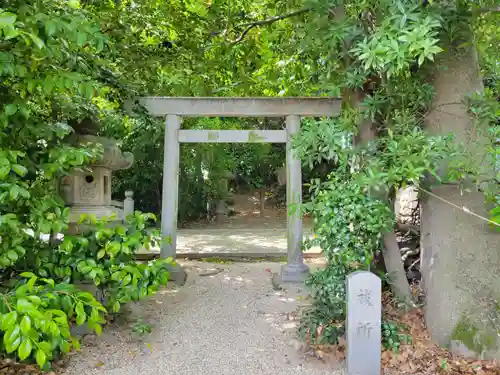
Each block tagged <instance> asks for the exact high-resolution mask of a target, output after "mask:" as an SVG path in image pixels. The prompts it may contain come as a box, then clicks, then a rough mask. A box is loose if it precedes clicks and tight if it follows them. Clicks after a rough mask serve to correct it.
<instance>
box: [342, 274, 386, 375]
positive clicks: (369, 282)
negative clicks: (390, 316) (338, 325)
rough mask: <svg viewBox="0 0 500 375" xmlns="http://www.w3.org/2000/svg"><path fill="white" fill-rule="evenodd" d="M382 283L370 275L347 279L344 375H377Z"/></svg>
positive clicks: (351, 276)
mask: <svg viewBox="0 0 500 375" xmlns="http://www.w3.org/2000/svg"><path fill="white" fill-rule="evenodd" d="M381 315H382V283H381V281H380V278H379V277H377V276H376V275H374V274H373V273H371V272H367V271H356V272H353V273H351V274H350V275H348V276H347V323H346V326H347V374H348V375H380V360H381V358H380V351H381V339H382V337H381V320H382V317H381Z"/></svg>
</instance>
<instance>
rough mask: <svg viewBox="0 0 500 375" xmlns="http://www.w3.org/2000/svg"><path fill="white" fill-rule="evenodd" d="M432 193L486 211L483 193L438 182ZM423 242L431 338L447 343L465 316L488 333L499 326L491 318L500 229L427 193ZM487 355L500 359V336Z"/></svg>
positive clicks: (499, 286)
mask: <svg viewBox="0 0 500 375" xmlns="http://www.w3.org/2000/svg"><path fill="white" fill-rule="evenodd" d="M433 193H434V194H438V195H439V196H440V197H443V198H444V199H446V200H448V201H450V202H453V203H454V204H456V205H458V206H460V207H462V206H465V207H467V208H468V209H469V210H471V211H472V212H476V213H478V214H481V215H483V216H485V217H486V216H487V213H486V212H485V208H484V196H483V194H482V193H466V192H462V191H461V190H460V189H459V188H458V187H453V186H441V187H435V188H434V189H433ZM421 244H422V254H421V266H420V270H421V272H422V278H423V282H424V288H425V298H426V305H425V322H426V325H427V327H428V328H429V331H430V333H431V337H432V339H433V340H435V341H437V342H438V343H439V344H440V345H442V346H449V345H450V342H451V340H452V339H454V337H453V332H454V331H455V328H456V327H457V325H458V324H459V323H460V322H461V321H462V320H463V319H466V320H468V321H472V322H473V324H474V326H475V328H476V329H478V330H479V331H480V332H485V333H487V334H488V335H489V333H488V332H489V331H491V330H494V329H498V323H496V324H492V320H491V316H494V315H492V314H494V312H495V310H494V309H495V308H494V302H495V301H500V277H499V275H500V241H499V235H498V233H495V232H494V231H493V230H491V228H489V227H488V224H487V223H484V222H483V221H481V220H478V219H477V218H475V217H474V216H472V215H468V214H467V213H465V212H463V211H462V210H459V209H457V208H454V207H451V206H450V205H449V204H447V203H445V202H443V201H441V200H439V199H437V198H434V197H428V198H426V199H425V200H424V201H423V210H422V237H421ZM495 325H496V327H495ZM493 332H494V331H493ZM493 337H494V336H493ZM469 349H470V348H469ZM480 354H481V353H477V356H478V357H480ZM484 358H486V359H500V340H498V339H497V345H496V347H495V348H492V349H491V350H490V351H488V352H486V353H484Z"/></svg>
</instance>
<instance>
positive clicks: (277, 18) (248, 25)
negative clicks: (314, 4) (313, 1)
mask: <svg viewBox="0 0 500 375" xmlns="http://www.w3.org/2000/svg"><path fill="white" fill-rule="evenodd" d="M310 11H311V8H304V9H299V10H296V11H294V12H291V13H287V14H283V15H281V16H274V17H270V18H266V19H265V20H262V21H254V22H248V23H242V24H240V25H236V26H235V27H246V29H245V30H243V32H242V33H241V34H240V36H239V37H237V38H236V39H235V40H232V41H231V44H237V43H239V42H241V41H242V40H243V38H244V37H245V35H247V34H248V32H249V31H250V30H252V29H253V28H254V27H257V26H263V25H270V24H272V23H274V22H277V21H281V20H284V19H286V18H290V17H295V16H299V15H301V14H304V13H307V12H310ZM225 31H226V30H225ZM225 31H224V32H222V33H225Z"/></svg>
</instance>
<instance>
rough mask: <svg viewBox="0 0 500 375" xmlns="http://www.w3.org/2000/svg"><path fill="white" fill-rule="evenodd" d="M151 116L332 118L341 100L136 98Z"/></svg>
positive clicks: (338, 109) (327, 98) (291, 98)
mask: <svg viewBox="0 0 500 375" xmlns="http://www.w3.org/2000/svg"><path fill="white" fill-rule="evenodd" d="M139 103H140V104H142V105H143V106H144V107H146V109H147V110H148V112H149V113H150V114H151V115H153V116H166V115H178V116H186V117H205V116H206V117H218V116H221V117H284V116H288V115H297V116H303V117H322V116H327V117H334V116H338V114H339V113H340V106H341V99H339V98H330V97H280V98H277V97H255V98H252V97H238V98H228V97H168V96H163V97H162V96H149V97H142V98H139Z"/></svg>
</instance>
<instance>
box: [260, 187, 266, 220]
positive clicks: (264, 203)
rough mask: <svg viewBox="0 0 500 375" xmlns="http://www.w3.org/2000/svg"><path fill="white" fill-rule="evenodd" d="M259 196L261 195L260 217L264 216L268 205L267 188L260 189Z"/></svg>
mask: <svg viewBox="0 0 500 375" xmlns="http://www.w3.org/2000/svg"><path fill="white" fill-rule="evenodd" d="M259 197H260V217H264V210H265V207H266V190H265V189H260V190H259Z"/></svg>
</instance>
